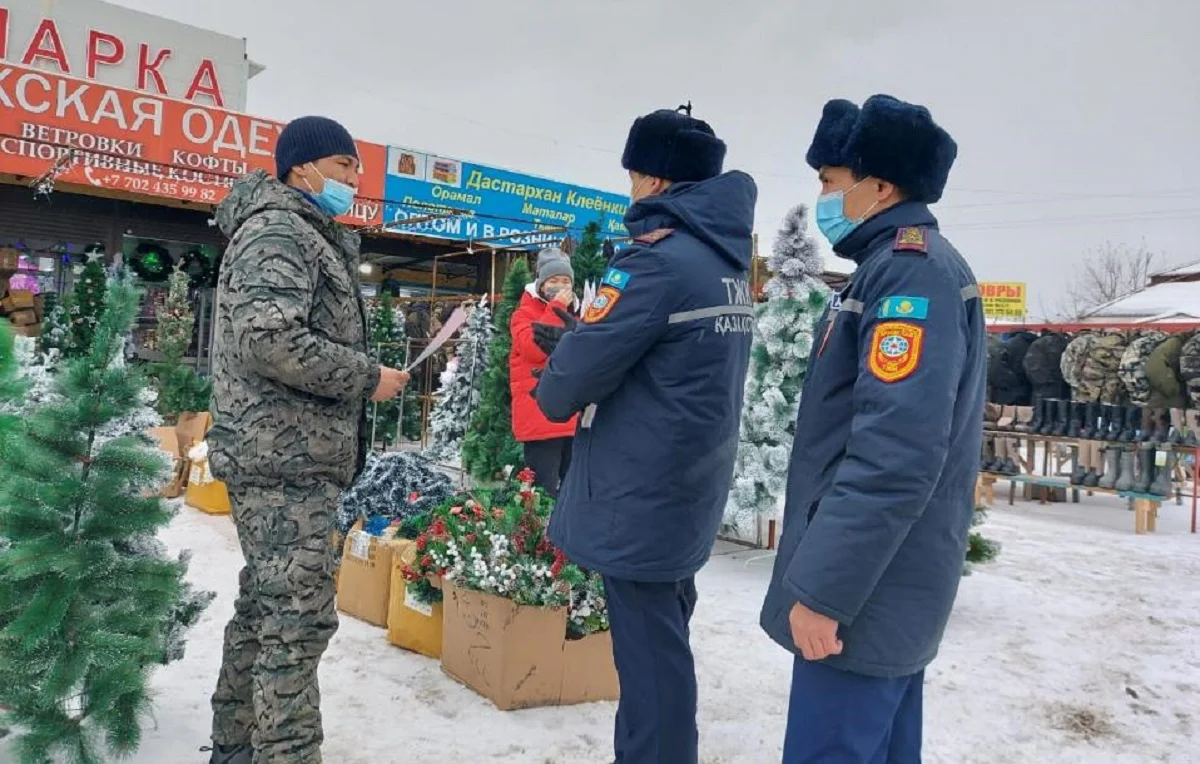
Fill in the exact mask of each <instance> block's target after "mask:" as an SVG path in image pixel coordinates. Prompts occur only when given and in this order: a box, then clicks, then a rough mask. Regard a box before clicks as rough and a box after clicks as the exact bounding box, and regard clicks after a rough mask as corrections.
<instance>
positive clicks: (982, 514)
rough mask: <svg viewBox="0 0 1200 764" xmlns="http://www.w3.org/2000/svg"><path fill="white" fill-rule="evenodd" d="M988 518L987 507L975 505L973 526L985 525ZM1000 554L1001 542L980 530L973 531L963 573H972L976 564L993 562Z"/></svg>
mask: <svg viewBox="0 0 1200 764" xmlns="http://www.w3.org/2000/svg"><path fill="white" fill-rule="evenodd" d="M985 520H987V507H983V506H979V507H975V516H974V517H973V518H972V519H971V525H972V526H978V525H983V522H984V521H985ZM999 556H1000V542H999V541H992V540H991V539H989V538H987V537H985V536H984V535H983V534H982V533H980V532H979V531H971V535H970V536H969V537H968V538H967V554H966V559H964V560H963V575H964V576H969V575H971V569H972V567H973V566H975V565H980V564H983V563H988V562H991V561H992V560H994V559H996V558H997V557H999Z"/></svg>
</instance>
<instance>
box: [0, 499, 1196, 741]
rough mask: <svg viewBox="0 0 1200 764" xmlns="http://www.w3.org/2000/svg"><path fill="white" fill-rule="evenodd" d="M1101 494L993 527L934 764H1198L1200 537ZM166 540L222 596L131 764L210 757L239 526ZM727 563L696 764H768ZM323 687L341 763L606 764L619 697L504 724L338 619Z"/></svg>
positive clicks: (783, 669) (945, 674) (713, 590)
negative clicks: (991, 549) (1155, 522)
mask: <svg viewBox="0 0 1200 764" xmlns="http://www.w3.org/2000/svg"><path fill="white" fill-rule="evenodd" d="M1089 501H1090V502H1091V503H1089V504H1086V505H1057V506H1052V507H1042V506H1038V505H1036V504H1021V503H1018V506H1017V507H1015V508H1008V507H1007V506H1005V507H997V509H996V510H995V511H993V512H992V514H991V516H990V518H989V521H988V523H987V524H985V525H984V526H983V530H984V532H985V533H986V534H987V535H988V536H990V537H993V538H995V539H998V540H999V541H1001V542H1003V544H1004V549H1003V552H1002V554H1001V556H1000V558H999V560H998V561H996V562H995V563H993V564H990V565H985V566H981V567H979V568H977V570H976V572H975V573H974V574H973V575H972V576H970V577H968V578H966V579H965V580H964V582H963V587H962V590H961V593H960V595H959V598H958V605H957V608H956V610H955V613H954V618H953V620H952V621H951V623H950V627H949V629H948V632H947V634H946V640H945V643H944V644H943V649H942V654H941V656H940V658H939V659H938V660H937V662H936V663H935V664H934V665H933V666H932V667H931V668H930V670H929V685H928V688H927V690H926V756H925V760H926V761H927V762H945V763H946V764H951V763H953V764H991V763H992V762H1020V763H1021V764H1028V763H1032V762H1037V763H1038V764H1043V763H1045V764H1051V763H1053V764H1071V763H1072V762H1080V763H1083V762H1086V763H1087V764H1105V763H1107V762H1112V763H1114V764H1115V763H1117V762H1122V763H1124V762H1179V763H1180V764H1183V763H1184V762H1200V743H1197V740H1198V739H1200V648H1198V647H1197V644H1198V642H1197V639H1198V637H1200V585H1197V582H1200V535H1197V536H1192V535H1191V534H1189V533H1187V532H1186V527H1185V525H1186V524H1185V508H1183V507H1177V506H1174V505H1170V506H1167V507H1164V508H1163V515H1162V517H1161V519H1160V531H1159V533H1158V534H1157V535H1147V536H1135V535H1134V534H1133V532H1132V528H1133V519H1132V517H1131V515H1130V514H1129V513H1128V512H1127V511H1126V510H1125V509H1124V508H1123V506H1120V505H1118V504H1116V503H1115V502H1111V501H1110V502H1109V503H1105V500H1104V499H1092V500H1089ZM164 540H165V541H166V542H167V543H168V544H169V545H170V546H171V547H172V548H183V547H190V548H192V549H193V550H194V551H195V559H194V562H193V564H192V573H193V578H194V579H195V580H196V582H197V583H200V584H202V585H204V586H206V587H208V588H211V589H215V590H217V591H218V592H219V598H218V600H217V601H216V603H214V605H213V606H212V608H211V609H210V611H209V612H208V614H207V615H206V617H205V618H204V619H203V620H202V621H201V623H200V624H199V625H198V626H197V627H196V628H195V629H194V630H193V631H192V633H191V636H190V640H189V644H188V654H187V657H186V658H185V659H184V660H183V661H181V662H179V663H175V664H172V665H171V666H168V667H166V668H164V669H161V670H160V671H159V672H158V673H157V675H156V677H155V680H154V684H155V688H156V690H157V698H156V706H155V715H154V719H153V720H152V721H151V722H150V726H151V728H150V729H148V731H147V735H146V740H145V744H144V745H143V748H142V750H141V752H140V753H139V754H138V755H137V756H136V757H135V758H134V759H133V761H134V762H135V763H136V764H187V763H188V762H203V761H206V759H205V758H204V756H205V755H204V754H200V753H198V752H197V749H198V748H199V746H201V745H204V744H205V743H206V742H207V738H208V729H209V728H208V724H209V716H208V696H209V693H210V692H211V691H212V687H213V683H214V681H215V679H216V671H217V665H218V662H219V656H220V649H221V633H222V629H223V627H224V624H225V621H226V620H227V619H228V617H229V615H230V612H231V608H232V596H233V592H234V589H235V579H236V576H237V570H238V567H239V566H240V557H239V554H238V551H237V543H236V538H235V534H234V531H233V527H232V524H231V523H230V521H229V520H228V519H227V518H212V517H207V516H204V515H202V514H200V513H198V512H195V511H193V510H187V509H185V510H184V511H183V512H182V513H181V514H180V516H179V517H178V518H177V519H176V520H175V521H174V522H173V524H172V525H171V526H170V528H169V529H168V530H167V531H166V533H165V537H164ZM722 552H723V553H721V554H719V555H718V556H717V557H715V558H714V559H713V561H712V563H711V564H710V565H709V566H708V567H707V568H706V569H705V570H704V572H703V573H702V574H701V576H700V581H699V588H700V597H701V599H700V605H699V607H698V609H697V611H696V619H695V621H694V639H693V641H694V645H695V648H696V652H697V659H698V666H699V675H700V686H701V700H700V702H701V707H700V728H701V746H702V756H701V758H702V761H703V762H706V764H734V763H735V762H737V763H741V762H745V763H746V764H751V763H753V764H767V763H769V762H776V761H778V760H779V755H780V743H781V740H782V737H783V725H784V714H785V712H786V708H787V684H788V676H789V668H790V658H789V656H788V655H786V654H785V653H784V652H783V651H781V650H780V649H779V648H777V647H775V646H774V645H773V644H771V643H770V642H769V641H768V640H767V639H766V637H765V636H763V635H762V633H761V632H760V631H759V629H758V626H757V618H758V606H759V604H760V602H761V599H762V594H763V591H764V590H765V587H766V583H767V577H768V575H769V572H770V561H769V560H767V559H762V555H761V553H755V552H747V551H743V550H722ZM321 684H322V691H323V695H324V702H323V707H324V712H325V726H326V734H327V740H326V744H325V749H324V750H325V760H326V761H327V762H330V764H394V763H395V762H407V761H418V762H429V763H430V764H456V763H457V762H464V763H465V762H471V763H472V764H475V763H476V762H486V761H494V762H511V763H512V764H523V763H525V762H528V763H529V764H547V763H554V764H559V763H561V764H591V763H592V762H595V763H596V764H600V763H601V762H609V761H611V755H610V750H611V749H610V735H611V726H612V714H613V708H614V706H613V705H612V704H596V705H591V706H583V707H571V708H546V709H537V710H531V711H520V712H510V713H503V712H500V711H497V710H495V708H494V707H492V706H491V705H490V704H489V703H488V702H487V701H485V700H483V699H481V698H479V697H477V696H476V695H475V694H473V693H472V692H470V691H469V690H466V689H464V688H463V687H461V686H459V685H458V684H456V683H455V682H453V681H452V680H450V679H448V678H447V677H445V676H444V675H443V674H442V672H441V670H440V669H439V667H438V664H437V663H436V662H434V661H431V660H428V659H426V658H422V657H419V656H415V655H410V654H408V653H405V652H403V651H401V650H399V649H396V648H393V647H391V646H390V645H389V644H388V643H387V640H386V638H385V636H384V632H383V631H382V630H379V629H376V628H373V627H371V626H368V625H366V624H363V623H360V622H357V621H354V620H352V619H349V618H346V617H343V621H342V629H341V631H340V632H339V634H338V636H337V637H336V638H335V640H334V642H333V645H332V646H331V648H330V652H329V653H328V654H327V656H326V659H325V661H324V662H323V664H322V666H321ZM1189 749H1190V750H1189ZM11 760H12V758H11V752H10V751H9V750H8V749H6V748H5V747H4V746H3V745H0V761H11Z"/></svg>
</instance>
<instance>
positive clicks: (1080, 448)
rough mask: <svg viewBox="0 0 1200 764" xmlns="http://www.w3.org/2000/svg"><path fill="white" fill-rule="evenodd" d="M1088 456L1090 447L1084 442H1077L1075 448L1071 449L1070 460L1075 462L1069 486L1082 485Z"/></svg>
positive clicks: (1085, 474) (1086, 469)
mask: <svg viewBox="0 0 1200 764" xmlns="http://www.w3.org/2000/svg"><path fill="white" fill-rule="evenodd" d="M1090 454H1091V447H1090V446H1089V445H1088V443H1087V442H1086V441H1082V440H1081V441H1079V443H1078V444H1076V446H1075V448H1073V449H1071V458H1072V459H1074V460H1075V468H1074V469H1072V470H1071V485H1083V479H1084V478H1085V477H1087V472H1088V464H1087V462H1088V457H1089V455H1090Z"/></svg>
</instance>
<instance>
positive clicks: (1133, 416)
mask: <svg viewBox="0 0 1200 764" xmlns="http://www.w3.org/2000/svg"><path fill="white" fill-rule="evenodd" d="M1141 423H1142V407H1141V406H1126V407H1125V427H1124V429H1122V430H1121V434H1120V435H1118V436H1117V440H1118V441H1119V442H1121V443H1134V442H1136V441H1137V437H1138V428H1139V427H1140V426H1141Z"/></svg>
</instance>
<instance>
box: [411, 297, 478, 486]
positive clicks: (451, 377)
mask: <svg viewBox="0 0 1200 764" xmlns="http://www.w3.org/2000/svg"><path fill="white" fill-rule="evenodd" d="M494 334H495V329H494V328H493V327H492V311H491V308H489V307H488V304H487V297H483V298H481V299H480V300H479V304H478V305H476V306H475V307H474V308H473V309H472V310H471V315H470V316H469V317H468V318H467V324H466V326H464V327H463V330H462V335H461V337H460V339H459V342H458V344H457V345H456V346H455V354H454V358H453V359H451V361H450V363H448V364H447V365H446V370H445V371H444V372H442V375H441V379H440V383H441V386H440V388H439V390H438V393H437V398H436V401H435V403H434V406H433V411H432V412H431V413H430V415H429V435H430V444H429V448H428V449H427V451H426V453H427V455H428V456H429V458H431V459H433V460H434V461H439V462H443V463H446V464H455V465H457V464H458V463H459V462H460V461H461V459H462V446H463V437H464V436H465V435H466V433H467V423H468V422H470V421H471V414H472V413H474V411H475V409H476V408H477V407H478V406H479V401H480V395H481V392H482V390H483V378H484V370H485V368H486V366H487V358H488V350H489V348H490V347H491V344H492V337H493V335H494Z"/></svg>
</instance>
